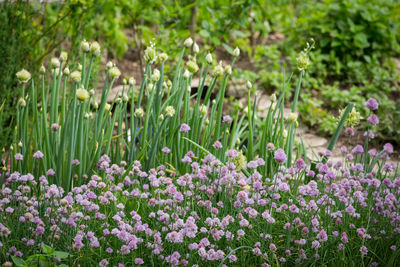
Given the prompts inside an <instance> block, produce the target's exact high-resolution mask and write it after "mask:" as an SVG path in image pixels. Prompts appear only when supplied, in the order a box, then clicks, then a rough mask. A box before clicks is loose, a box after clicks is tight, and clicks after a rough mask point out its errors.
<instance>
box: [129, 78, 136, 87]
mask: <svg viewBox="0 0 400 267" xmlns="http://www.w3.org/2000/svg"><path fill="white" fill-rule="evenodd" d="M128 84H129V85H130V86H134V85H135V84H136V81H135V78H133V77H130V78H129V80H128Z"/></svg>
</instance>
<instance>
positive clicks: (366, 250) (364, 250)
mask: <svg viewBox="0 0 400 267" xmlns="http://www.w3.org/2000/svg"><path fill="white" fill-rule="evenodd" d="M360 252H361V254H363V255H367V254H368V249H367V247H366V246H362V247H361V248H360Z"/></svg>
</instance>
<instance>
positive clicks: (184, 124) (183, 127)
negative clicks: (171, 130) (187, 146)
mask: <svg viewBox="0 0 400 267" xmlns="http://www.w3.org/2000/svg"><path fill="white" fill-rule="evenodd" d="M180 131H181V132H182V133H187V132H188V131H190V126H189V125H187V124H186V123H182V124H181V129H180Z"/></svg>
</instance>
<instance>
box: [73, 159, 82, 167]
mask: <svg viewBox="0 0 400 267" xmlns="http://www.w3.org/2000/svg"><path fill="white" fill-rule="evenodd" d="M79 164H81V163H80V162H79V160H78V159H74V160H73V161H72V165H73V166H78V165H79Z"/></svg>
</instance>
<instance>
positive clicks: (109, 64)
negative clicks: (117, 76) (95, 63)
mask: <svg viewBox="0 0 400 267" xmlns="http://www.w3.org/2000/svg"><path fill="white" fill-rule="evenodd" d="M113 66H114V64H113V63H112V62H111V61H108V62H107V64H106V68H107V69H108V70H109V69H111V68H112V67H113Z"/></svg>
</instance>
